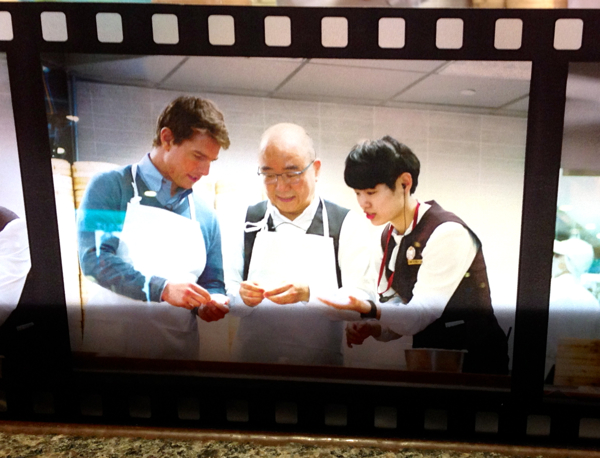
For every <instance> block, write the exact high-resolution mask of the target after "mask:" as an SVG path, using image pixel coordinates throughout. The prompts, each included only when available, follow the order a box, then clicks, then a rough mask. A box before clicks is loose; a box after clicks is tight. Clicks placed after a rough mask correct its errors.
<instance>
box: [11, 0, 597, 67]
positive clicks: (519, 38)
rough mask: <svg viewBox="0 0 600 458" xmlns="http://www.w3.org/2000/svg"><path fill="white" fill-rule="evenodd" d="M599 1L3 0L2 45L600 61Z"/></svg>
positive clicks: (205, 52) (154, 51) (160, 51)
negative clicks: (243, 1)
mask: <svg viewBox="0 0 600 458" xmlns="http://www.w3.org/2000/svg"><path fill="white" fill-rule="evenodd" d="M599 25H600V14H598V12H597V11H596V10H477V9H394V8H389V9H386V8H376V9H374V8H285V7H281V8H277V7H227V6H221V7H216V6H204V7H190V6H182V5H158V4H152V5H135V4H134V5H132V4H110V5H109V4H56V3H43V4H18V5H15V4H13V3H5V4H2V3H0V49H6V50H10V49H11V48H13V46H17V47H18V46H19V44H20V43H25V42H29V43H35V44H36V45H38V46H39V47H40V49H42V50H44V51H64V52H113V53H114V52H125V53H127V52H132V53H146V54H181V53H183V54H201V55H248V56H296V57H308V56H307V51H309V54H310V57H322V56H329V57H354V58H399V59H478V60H498V59H499V60H540V59H546V58H553V59H559V60H565V61H567V60H596V59H597V58H598V56H599V55H600V45H598V43H600V27H599Z"/></svg>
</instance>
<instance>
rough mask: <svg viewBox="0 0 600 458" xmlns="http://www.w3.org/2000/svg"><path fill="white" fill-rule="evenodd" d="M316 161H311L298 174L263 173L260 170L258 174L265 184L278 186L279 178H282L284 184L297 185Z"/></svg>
mask: <svg viewBox="0 0 600 458" xmlns="http://www.w3.org/2000/svg"><path fill="white" fill-rule="evenodd" d="M314 162H315V159H313V160H312V161H311V163H310V164H308V165H307V166H306V167H304V168H303V169H302V170H300V171H298V172H285V173H268V172H267V173H264V172H261V171H260V169H259V170H258V172H256V173H257V174H258V175H259V176H261V177H262V179H263V181H264V182H265V184H277V178H279V177H281V178H282V179H283V181H284V182H286V183H288V184H297V183H299V182H300V178H301V176H302V174H303V173H304V172H306V171H307V170H308V168H309V167H310V166H311V165H313V164H314Z"/></svg>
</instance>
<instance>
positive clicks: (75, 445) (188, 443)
mask: <svg viewBox="0 0 600 458" xmlns="http://www.w3.org/2000/svg"><path fill="white" fill-rule="evenodd" d="M30 457H36V458H121V457H135V458H138V457H139V458H171V457H173V458H175V457H177V458H220V457H227V458H247V457H278V458H296V457H298V458H332V457H336V458H370V457H380V458H559V457H561V458H567V457H569V458H583V457H585V458H600V452H595V451H590V450H557V449H541V448H530V447H511V446H494V445H483V444H464V443H449V442H448V443H447V442H438V443H436V442H418V441H412V442H411V441H399V440H378V439H350V438H342V437H339V438H330V437H322V436H290V435H272V434H260V433H239V432H229V433H228V432H210V431H194V430H168V429H163V428H156V429H154V428H136V427H107V426H87V425H85V426H82V425H57V424H32V423H18V422H0V458H30Z"/></svg>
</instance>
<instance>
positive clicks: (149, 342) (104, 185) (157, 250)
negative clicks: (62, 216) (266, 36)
mask: <svg viewBox="0 0 600 458" xmlns="http://www.w3.org/2000/svg"><path fill="white" fill-rule="evenodd" d="M228 147H229V136H228V132H227V128H226V127H225V124H224V121H223V115H222V113H221V112H220V111H219V110H218V109H217V107H216V106H215V105H214V104H213V103H212V102H210V101H208V100H202V99H198V98H195V97H179V98H177V99H175V100H174V101H173V102H171V104H170V105H169V106H167V107H166V108H165V110H164V111H163V112H162V114H161V115H160V116H159V118H158V123H157V127H156V135H155V138H154V142H153V148H152V150H151V151H150V152H149V153H148V154H146V155H145V156H144V157H143V158H142V160H141V161H140V162H138V163H137V164H133V165H129V166H126V167H123V168H120V169H117V170H113V171H110V172H106V173H102V174H100V175H97V176H96V177H94V178H93V179H92V180H91V182H90V184H89V186H88V188H87V190H86V193H85V196H84V198H83V200H82V203H81V206H80V209H79V212H78V235H79V258H80V263H81V268H82V271H83V274H84V275H85V276H86V277H87V278H88V279H91V280H92V281H93V285H92V288H91V290H90V295H89V299H88V302H87V304H85V309H84V315H83V348H82V350H83V351H85V352H91V353H94V354H96V355H98V356H125V357H136V358H153V359H197V358H198V343H199V336H198V328H197V323H196V320H197V317H199V318H201V319H202V320H204V321H216V320H219V319H221V318H223V317H224V316H225V314H226V313H227V312H228V311H229V308H228V299H227V296H225V286H224V281H223V262H222V254H221V234H220V230H219V225H218V222H217V218H216V215H215V213H214V211H213V210H212V209H211V208H209V207H208V206H207V205H206V204H205V203H204V202H203V201H202V200H201V199H200V198H199V197H198V196H196V195H195V194H194V193H193V191H192V186H193V185H194V183H196V182H197V181H198V180H200V178H201V177H203V176H205V175H208V173H209V169H210V164H211V163H212V162H213V161H215V160H216V159H217V158H218V155H219V151H220V149H221V148H224V149H226V148H228Z"/></svg>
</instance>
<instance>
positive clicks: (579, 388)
mask: <svg viewBox="0 0 600 458" xmlns="http://www.w3.org/2000/svg"><path fill="white" fill-rule="evenodd" d="M599 108H600V65H599V64H598V63H596V62H578V63H571V64H569V75H568V79H567V90H566V104H565V124H564V133H563V143H562V157H561V170H560V177H559V186H558V198H557V215H556V233H555V241H554V255H553V261H552V279H551V287H550V309H549V322H548V339H547V346H546V367H545V371H546V372H545V376H546V384H548V385H553V387H552V389H551V391H555V390H556V389H558V390H559V391H566V392H580V393H581V392H586V393H590V392H593V391H594V387H598V386H600V364H599V361H598V352H599V349H600V205H599V204H600V165H599V164H598V148H599V147H600V134H599V130H598V127H599V126H600V117H599V116H598V113H599V110H598V109H599ZM596 389H597V388H596Z"/></svg>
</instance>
